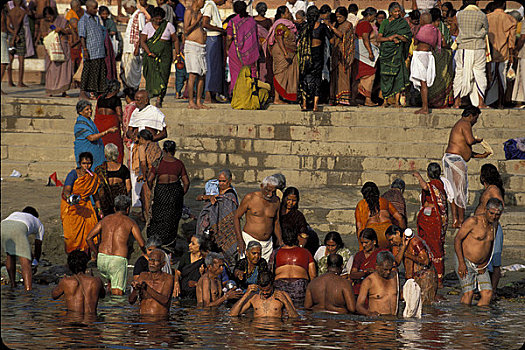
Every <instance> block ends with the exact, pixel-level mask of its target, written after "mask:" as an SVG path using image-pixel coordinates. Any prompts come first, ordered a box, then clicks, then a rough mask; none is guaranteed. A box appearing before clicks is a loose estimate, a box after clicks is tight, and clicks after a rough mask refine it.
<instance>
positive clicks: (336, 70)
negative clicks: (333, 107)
mask: <svg viewBox="0 0 525 350" xmlns="http://www.w3.org/2000/svg"><path fill="white" fill-rule="evenodd" d="M335 17H336V23H335V25H333V26H332V24H331V23H328V27H329V28H330V29H331V30H332V31H333V32H334V34H335V38H334V39H335V41H334V44H333V45H332V60H331V64H332V70H331V77H330V85H331V87H330V92H331V94H332V98H331V100H332V103H334V104H343V105H350V102H351V101H350V100H351V98H352V91H351V90H352V89H351V87H350V86H351V80H352V78H351V72H352V69H351V67H352V62H353V61H354V28H353V27H352V23H350V22H348V21H347V20H346V19H347V17H348V10H347V9H346V7H343V6H341V7H338V8H337V9H336V10H335Z"/></svg>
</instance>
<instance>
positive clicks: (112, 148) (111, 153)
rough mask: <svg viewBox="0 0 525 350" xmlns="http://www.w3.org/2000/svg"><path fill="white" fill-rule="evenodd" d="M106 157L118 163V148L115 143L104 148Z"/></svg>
mask: <svg viewBox="0 0 525 350" xmlns="http://www.w3.org/2000/svg"><path fill="white" fill-rule="evenodd" d="M104 155H105V156H106V159H107V160H109V161H112V162H116V161H117V159H118V156H119V152H118V147H117V145H115V144H114V143H108V144H107V145H106V146H104Z"/></svg>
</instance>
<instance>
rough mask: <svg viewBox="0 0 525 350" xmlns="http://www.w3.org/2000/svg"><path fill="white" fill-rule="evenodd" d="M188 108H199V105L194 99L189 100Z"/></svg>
mask: <svg viewBox="0 0 525 350" xmlns="http://www.w3.org/2000/svg"><path fill="white" fill-rule="evenodd" d="M188 108H189V109H199V107H198V106H197V105H196V104H195V102H193V101H190V102H188Z"/></svg>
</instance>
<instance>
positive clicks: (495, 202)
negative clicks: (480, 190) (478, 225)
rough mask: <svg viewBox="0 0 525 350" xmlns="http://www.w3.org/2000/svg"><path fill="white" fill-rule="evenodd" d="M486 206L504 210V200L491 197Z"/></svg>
mask: <svg viewBox="0 0 525 350" xmlns="http://www.w3.org/2000/svg"><path fill="white" fill-rule="evenodd" d="M485 208H487V209H498V210H503V202H502V201H500V200H499V199H498V198H491V199H489V200H488V201H487V205H486V206H485Z"/></svg>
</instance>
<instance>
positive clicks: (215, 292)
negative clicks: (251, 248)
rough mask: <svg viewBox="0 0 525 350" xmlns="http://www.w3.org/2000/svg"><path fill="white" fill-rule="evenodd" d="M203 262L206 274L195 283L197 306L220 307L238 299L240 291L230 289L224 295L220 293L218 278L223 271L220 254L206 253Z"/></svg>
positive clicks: (240, 294)
mask: <svg viewBox="0 0 525 350" xmlns="http://www.w3.org/2000/svg"><path fill="white" fill-rule="evenodd" d="M204 262H205V264H206V272H204V274H203V275H202V276H201V278H200V279H199V281H198V282H197V305H200V306H209V307H214V306H219V305H221V304H222V303H224V302H225V301H226V300H230V299H239V298H240V297H241V296H242V291H240V290H239V291H237V290H236V289H230V290H229V291H227V292H226V293H224V294H223V293H222V284H221V280H220V277H219V276H220V275H221V274H222V271H223V270H224V260H223V259H222V256H221V255H220V254H217V253H213V252H211V253H208V255H206V258H205V259H204Z"/></svg>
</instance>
